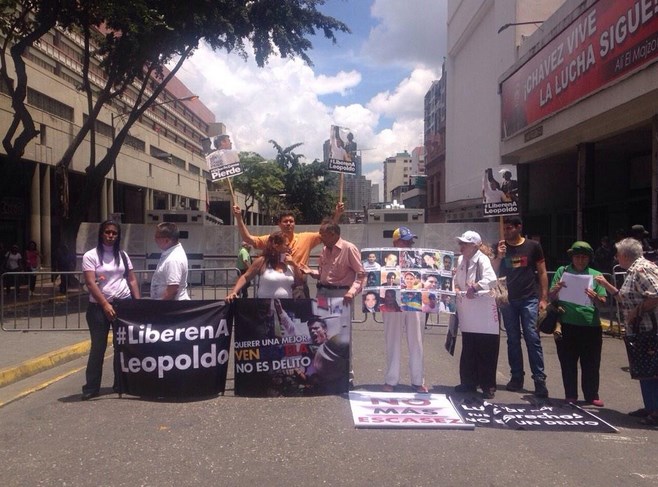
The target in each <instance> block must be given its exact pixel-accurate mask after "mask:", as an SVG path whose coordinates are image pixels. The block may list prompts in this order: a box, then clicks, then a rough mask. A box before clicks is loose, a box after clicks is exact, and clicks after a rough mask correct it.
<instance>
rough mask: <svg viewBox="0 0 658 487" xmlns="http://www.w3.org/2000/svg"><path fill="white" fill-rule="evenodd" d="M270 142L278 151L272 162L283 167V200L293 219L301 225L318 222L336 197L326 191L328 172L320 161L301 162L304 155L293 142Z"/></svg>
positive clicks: (298, 145) (329, 208) (331, 210)
mask: <svg viewBox="0 0 658 487" xmlns="http://www.w3.org/2000/svg"><path fill="white" fill-rule="evenodd" d="M270 143H271V144H272V145H273V146H274V148H275V149H276V150H277V155H276V158H275V163H276V164H277V165H278V166H279V167H280V168H281V169H282V170H284V171H285V172H284V185H285V202H286V206H287V209H288V210H290V211H292V212H294V213H295V220H296V221H297V222H298V223H302V224H313V223H320V222H321V221H322V219H323V218H324V217H326V216H329V215H330V214H331V213H332V212H333V209H334V207H335V206H336V201H337V198H336V197H335V196H334V195H332V194H331V193H330V192H329V179H330V177H329V171H328V170H327V168H326V166H325V165H324V164H323V163H322V162H320V161H317V160H315V161H313V162H312V163H311V164H303V163H302V162H301V159H303V158H304V155H303V154H298V153H295V149H297V148H298V147H300V146H301V145H303V144H302V143H296V144H293V145H291V146H288V147H282V146H281V145H279V144H278V143H277V142H275V141H274V140H270Z"/></svg>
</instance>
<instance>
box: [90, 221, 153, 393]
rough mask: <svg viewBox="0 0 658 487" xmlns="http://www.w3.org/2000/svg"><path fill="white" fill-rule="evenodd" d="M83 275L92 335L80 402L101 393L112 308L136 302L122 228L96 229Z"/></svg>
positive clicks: (112, 224)
mask: <svg viewBox="0 0 658 487" xmlns="http://www.w3.org/2000/svg"><path fill="white" fill-rule="evenodd" d="M82 271H83V274H84V279H85V284H86V285H87V289H89V307H88V308H87V325H88V326H89V334H90V335H91V349H90V350H89V358H88V360H87V370H86V371H85V377H86V379H87V382H86V383H85V385H84V386H82V397H81V398H80V399H81V400H82V401H87V400H89V399H91V398H93V397H96V396H98V394H99V393H100V387H101V379H102V376H103V360H104V358H105V350H106V348H107V336H108V334H109V332H110V328H111V326H112V322H113V321H114V320H115V319H116V317H117V313H116V310H115V309H114V305H115V304H117V303H118V302H119V301H122V300H124V299H131V297H133V298H135V299H139V298H140V295H139V285H138V284H137V279H136V278H135V273H134V272H133V265H132V262H131V261H130V258H129V257H128V254H126V253H125V252H123V251H122V250H121V227H120V226H119V224H118V223H116V222H114V221H112V220H106V221H104V222H103V223H101V224H100V225H99V227H98V244H97V245H96V248H93V249H91V250H88V251H87V252H85V254H84V255H83V257H82ZM118 365H119V363H118V361H117V360H116V356H115V360H114V385H113V386H112V389H113V390H114V391H115V392H120V390H119V389H118V387H117V377H118V375H119V372H118Z"/></svg>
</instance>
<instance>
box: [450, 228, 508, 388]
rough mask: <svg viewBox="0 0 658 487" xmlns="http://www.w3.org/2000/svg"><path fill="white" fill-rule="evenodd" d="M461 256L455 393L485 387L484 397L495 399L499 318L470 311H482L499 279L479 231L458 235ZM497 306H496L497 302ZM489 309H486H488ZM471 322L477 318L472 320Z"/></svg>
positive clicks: (457, 287) (456, 278)
mask: <svg viewBox="0 0 658 487" xmlns="http://www.w3.org/2000/svg"><path fill="white" fill-rule="evenodd" d="M457 244H458V245H459V250H460V252H461V255H460V256H459V258H458V259H457V269H456V272H455V276H454V279H453V286H454V291H455V293H457V316H458V317H459V326H460V328H462V330H461V332H462V333H461V334H462V353H461V357H460V359H459V378H460V384H459V385H458V386H456V387H455V392H475V390H476V388H477V386H480V388H481V389H482V397H483V398H484V399H493V398H494V395H495V393H496V368H497V366H498V349H499V343H500V336H499V331H498V329H499V326H498V320H492V319H491V317H490V316H488V315H486V314H484V315H482V314H480V315H478V312H475V313H469V312H467V311H470V310H469V308H473V310H475V309H477V310H480V307H478V308H476V306H478V305H480V304H481V302H480V301H482V300H483V299H484V297H483V296H482V297H481V296H480V295H484V294H487V291H489V289H490V285H491V284H492V283H493V282H495V281H496V273H495V272H494V270H493V267H492V266H491V260H490V259H489V256H488V255H486V254H485V253H484V252H482V249H485V251H486V249H488V248H489V247H488V246H486V245H482V238H480V235H479V234H478V233H477V232H474V231H471V230H469V231H466V232H464V233H463V234H462V235H461V236H460V237H457ZM494 306H495V305H494ZM484 309H485V310H486V308H484ZM469 321H473V322H472V323H470V322H469Z"/></svg>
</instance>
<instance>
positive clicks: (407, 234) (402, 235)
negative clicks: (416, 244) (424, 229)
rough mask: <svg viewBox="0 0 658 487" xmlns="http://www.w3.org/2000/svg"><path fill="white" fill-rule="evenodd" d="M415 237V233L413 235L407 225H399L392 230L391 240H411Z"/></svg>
mask: <svg viewBox="0 0 658 487" xmlns="http://www.w3.org/2000/svg"><path fill="white" fill-rule="evenodd" d="M414 238H416V235H414V234H413V233H412V232H411V230H409V229H408V228H407V227H400V228H396V229H395V231H394V232H393V241H394V242H395V241H396V240H406V241H409V240H413V239H414Z"/></svg>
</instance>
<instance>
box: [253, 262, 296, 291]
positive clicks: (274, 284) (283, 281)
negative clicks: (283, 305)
mask: <svg viewBox="0 0 658 487" xmlns="http://www.w3.org/2000/svg"><path fill="white" fill-rule="evenodd" d="M294 283H295V275H294V274H293V272H292V269H290V266H288V265H287V266H286V271H285V272H278V271H275V270H274V269H272V268H271V267H266V268H265V270H264V271H263V273H262V274H261V275H260V279H259V281H258V292H257V293H256V297H257V298H279V299H285V298H292V287H293V285H294Z"/></svg>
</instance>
